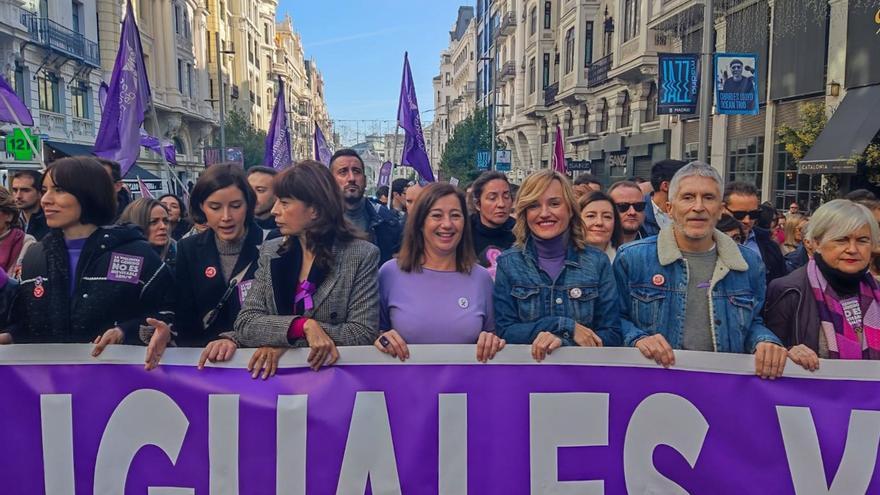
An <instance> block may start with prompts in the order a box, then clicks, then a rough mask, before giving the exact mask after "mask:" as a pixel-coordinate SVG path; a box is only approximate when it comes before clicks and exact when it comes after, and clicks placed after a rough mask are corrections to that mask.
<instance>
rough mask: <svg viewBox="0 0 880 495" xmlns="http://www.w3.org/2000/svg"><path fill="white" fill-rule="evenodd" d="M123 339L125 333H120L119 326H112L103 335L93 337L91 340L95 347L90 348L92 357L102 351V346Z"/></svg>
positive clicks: (116, 342)
mask: <svg viewBox="0 0 880 495" xmlns="http://www.w3.org/2000/svg"><path fill="white" fill-rule="evenodd" d="M123 340H125V334H124V333H122V329H121V328H119V327H113V328H111V329H110V330H107V331H106V332H104V335H99V336H97V337H95V340H94V341H93V342H92V343H93V344H95V348H94V349H92V357H98V356H100V355H101V353H102V352H104V348H105V347H107V346H108V345H114V344H121V343H122V341H123Z"/></svg>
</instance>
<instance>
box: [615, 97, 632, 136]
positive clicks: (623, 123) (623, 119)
mask: <svg viewBox="0 0 880 495" xmlns="http://www.w3.org/2000/svg"><path fill="white" fill-rule="evenodd" d="M631 117H632V102H631V100H630V97H629V91H624V92H623V100H622V101H621V102H620V125H619V126H618V127H620V128H623V127H629V126H630V125H631V124H632V118H631Z"/></svg>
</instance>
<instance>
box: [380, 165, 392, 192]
mask: <svg viewBox="0 0 880 495" xmlns="http://www.w3.org/2000/svg"><path fill="white" fill-rule="evenodd" d="M392 166H393V165H392V164H391V162H385V163H383V164H382V168H380V169H379V180H378V181H377V182H376V187H382V186H390V185H391V167H392Z"/></svg>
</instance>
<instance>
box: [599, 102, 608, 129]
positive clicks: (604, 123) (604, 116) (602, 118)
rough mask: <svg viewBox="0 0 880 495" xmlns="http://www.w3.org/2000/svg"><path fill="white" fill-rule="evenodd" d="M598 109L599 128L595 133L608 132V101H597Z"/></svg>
mask: <svg viewBox="0 0 880 495" xmlns="http://www.w3.org/2000/svg"><path fill="white" fill-rule="evenodd" d="M599 108H600V109H601V110H600V111H601V113H600V114H599V127H598V129H597V131H599V132H608V101H607V100H605V98H602V99H601V100H599Z"/></svg>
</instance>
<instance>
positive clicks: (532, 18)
mask: <svg viewBox="0 0 880 495" xmlns="http://www.w3.org/2000/svg"><path fill="white" fill-rule="evenodd" d="M537 32H538V6H537V5H534V6H532V10H531V12H529V35H530V36H534V35H535V33H537Z"/></svg>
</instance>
